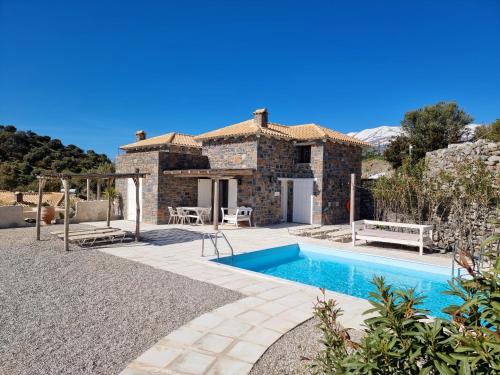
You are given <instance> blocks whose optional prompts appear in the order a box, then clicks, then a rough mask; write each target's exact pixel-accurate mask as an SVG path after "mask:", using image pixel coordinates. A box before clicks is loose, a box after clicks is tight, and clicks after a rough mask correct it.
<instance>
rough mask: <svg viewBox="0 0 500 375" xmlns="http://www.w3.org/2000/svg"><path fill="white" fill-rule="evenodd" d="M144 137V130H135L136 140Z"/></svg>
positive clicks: (141, 139)
mask: <svg viewBox="0 0 500 375" xmlns="http://www.w3.org/2000/svg"><path fill="white" fill-rule="evenodd" d="M145 139H146V132H145V131H144V130H138V131H136V132H135V140H136V142H139V141H143V140H145Z"/></svg>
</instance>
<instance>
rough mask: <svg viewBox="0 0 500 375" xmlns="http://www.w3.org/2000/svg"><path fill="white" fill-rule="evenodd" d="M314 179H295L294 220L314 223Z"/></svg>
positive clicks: (295, 221)
mask: <svg viewBox="0 0 500 375" xmlns="http://www.w3.org/2000/svg"><path fill="white" fill-rule="evenodd" d="M312 200H313V180H310V179H296V180H293V222H294V223H304V224H312Z"/></svg>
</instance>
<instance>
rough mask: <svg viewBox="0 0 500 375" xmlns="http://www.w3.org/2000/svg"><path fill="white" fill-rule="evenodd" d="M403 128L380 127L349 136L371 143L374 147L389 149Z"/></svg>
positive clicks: (351, 133)
mask: <svg viewBox="0 0 500 375" xmlns="http://www.w3.org/2000/svg"><path fill="white" fill-rule="evenodd" d="M401 131H402V130H401V126H386V125H383V126H379V127H378V128H371V129H365V130H361V131H359V132H350V133H347V135H349V136H351V137H354V138H357V139H359V140H361V141H365V142H368V143H371V144H372V145H373V146H375V147H378V146H380V147H381V148H385V147H387V145H388V144H389V143H390V142H391V139H392V138H394V137H397V136H398V135H400V134H401Z"/></svg>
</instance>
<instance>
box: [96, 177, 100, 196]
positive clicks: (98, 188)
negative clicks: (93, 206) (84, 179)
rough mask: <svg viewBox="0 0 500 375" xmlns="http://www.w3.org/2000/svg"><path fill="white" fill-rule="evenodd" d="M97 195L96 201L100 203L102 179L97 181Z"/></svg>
mask: <svg viewBox="0 0 500 375" xmlns="http://www.w3.org/2000/svg"><path fill="white" fill-rule="evenodd" d="M96 195H97V197H96V199H97V200H98V201H100V200H101V179H100V178H98V179H97V192H96Z"/></svg>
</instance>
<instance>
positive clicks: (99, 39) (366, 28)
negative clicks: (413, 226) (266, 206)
mask: <svg viewBox="0 0 500 375" xmlns="http://www.w3.org/2000/svg"><path fill="white" fill-rule="evenodd" d="M0 12H1V13H0V123H2V124H13V125H15V126H17V127H18V128H19V129H31V130H33V131H36V132H38V133H41V134H44V135H50V136H52V137H56V138H60V139H61V140H62V141H63V142H64V143H65V144H69V143H74V144H76V145H78V146H80V147H82V148H84V149H94V150H95V151H97V152H106V153H108V154H109V156H111V157H114V156H115V155H116V153H117V149H118V146H119V145H121V144H125V143H129V142H130V141H133V138H134V132H135V131H136V130H138V129H143V130H145V131H146V132H147V133H148V136H153V135H158V134H162V133H166V132H169V131H173V130H175V131H180V132H187V133H192V134H196V133H200V132H203V131H206V130H209V129H213V128H216V127H221V126H224V125H228V124H231V123H233V122H237V121H240V120H243V119H246V118H249V117H250V116H251V113H252V111H253V110H254V109H256V108H259V107H264V106H265V107H267V108H268V109H269V111H270V115H269V116H270V120H271V121H276V122H281V123H285V124H294V123H304V122H316V123H319V124H322V125H325V126H328V127H331V128H333V129H336V130H339V131H343V132H349V131H354V130H361V129H364V128H368V127H375V126H379V125H382V124H386V125H397V124H398V123H399V121H400V120H401V118H402V117H403V114H404V112H405V111H407V110H410V109H415V108H418V107H420V106H423V105H426V104H432V103H435V102H437V101H440V100H456V101H457V102H458V103H459V105H461V106H463V107H464V108H465V110H466V111H467V112H469V113H470V114H471V115H473V116H474V118H475V122H491V121H493V120H494V119H495V118H499V117H500V1H498V0H492V1H488V0H476V1H460V0H450V1H444V0H443V1H440V0H434V1H423V0H414V1H326V0H324V1H315V0H309V1H296V2H294V1H251V2H250V1H247V2H246V1H200V2H197V1H171V2H168V1H133V2H132V1H90V0H86V1H73V0H71V1H68V0H64V1H23V0H0Z"/></svg>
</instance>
